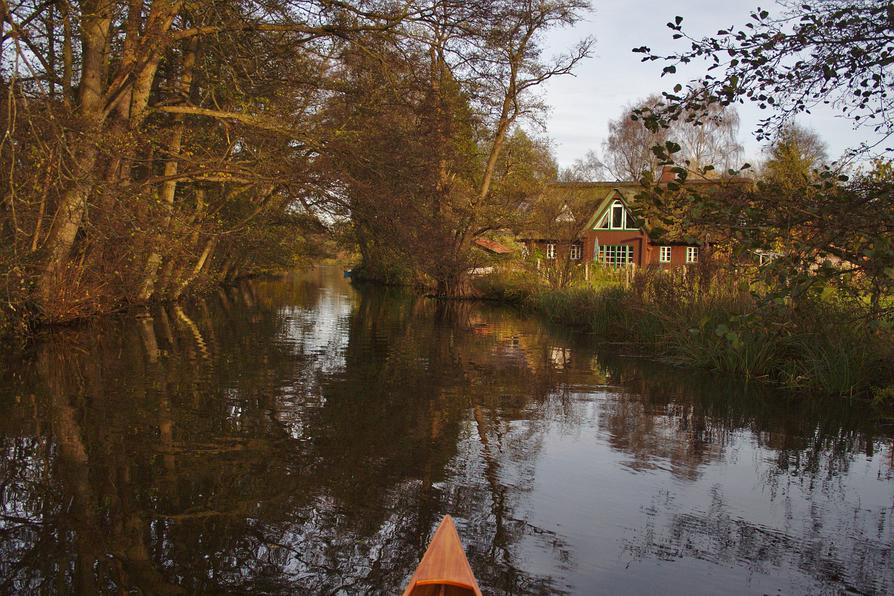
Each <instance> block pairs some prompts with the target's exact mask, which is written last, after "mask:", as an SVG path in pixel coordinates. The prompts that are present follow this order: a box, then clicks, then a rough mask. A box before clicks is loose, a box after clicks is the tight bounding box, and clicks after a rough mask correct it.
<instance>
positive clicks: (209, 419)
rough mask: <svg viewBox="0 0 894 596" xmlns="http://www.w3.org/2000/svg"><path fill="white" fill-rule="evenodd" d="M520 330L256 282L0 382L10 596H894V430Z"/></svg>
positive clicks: (51, 348)
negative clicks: (436, 534)
mask: <svg viewBox="0 0 894 596" xmlns="http://www.w3.org/2000/svg"><path fill="white" fill-rule="evenodd" d="M623 351H624V348H619V349H614V350H612V349H606V348H599V349H597V348H596V346H595V345H594V343H593V342H592V340H591V339H588V338H586V337H574V336H573V335H570V334H567V333H562V332H560V331H557V330H551V329H549V328H547V327H546V326H544V325H543V324H541V323H539V322H537V321H534V320H524V319H522V318H520V317H519V316H517V315H515V314H513V313H512V312H510V311H507V310H501V309H496V308H492V307H487V306H483V305H480V304H471V303H451V304H438V303H436V302H433V301H430V300H425V299H418V298H414V297H412V296H408V295H406V294H402V293H399V292H395V291H387V290H383V289H381V288H366V287H358V288H354V287H352V286H351V285H350V284H348V283H347V282H345V281H344V280H343V279H341V276H340V272H339V271H335V270H317V271H314V272H311V273H307V274H296V275H295V276H293V277H290V278H287V279H284V280H276V281H269V280H268V281H253V282H246V283H243V284H242V285H241V286H240V287H238V288H233V289H230V290H227V291H223V290H221V291H220V292H219V293H218V294H217V295H215V296H212V297H210V298H208V299H206V300H204V301H200V302H196V303H194V304H184V305H183V306H169V307H166V308H163V309H162V308H158V309H155V310H152V311H151V317H149V316H142V317H140V316H136V315H126V316H124V315H123V316H119V317H114V318H108V319H104V320H101V321H97V322H94V323H91V324H90V325H87V326H82V327H79V328H74V329H66V330H60V331H56V332H53V333H52V334H47V335H46V336H45V337H44V338H42V340H41V341H40V342H39V343H38V345H36V346H34V347H33V349H31V350H30V351H29V353H27V354H25V355H24V357H23V356H22V355H11V354H9V355H6V356H0V383H2V386H0V407H2V414H3V415H2V417H0V440H2V450H3V451H2V456H0V498H2V519H0V559H2V561H0V592H4V593H6V592H23V593H31V592H37V591H42V592H49V593H54V592H59V593H70V592H78V593H84V594H89V593H95V592H99V591H107V592H118V593H124V592H131V593H143V594H168V593H195V592H212V593H221V592H240V593H244V592H266V593H303V594H326V593H340V594H364V593H399V591H400V588H401V587H402V585H403V583H404V582H405V581H406V579H407V578H408V576H409V575H410V574H411V572H412V571H413V569H414V567H415V565H416V563H417V562H418V560H419V557H420V555H421V554H422V552H423V551H424V549H425V546H426V544H427V542H428V539H429V538H430V536H431V534H432V531H433V529H434V526H435V525H436V524H437V522H438V521H439V519H440V517H441V516H442V515H443V514H445V513H448V512H449V513H452V514H453V515H454V516H455V517H456V519H457V525H458V527H459V530H460V534H461V535H462V538H463V540H464V542H465V544H466V547H467V552H468V553H469V558H470V561H471V564H472V568H473V569H474V570H475V573H476V575H477V576H478V578H479V580H480V582H481V584H482V588H484V591H485V593H493V594H504V593H511V594H555V593H575V594H599V593H639V594H694V593H704V594H716V593H755V594H760V593H770V594H774V593H786V594H789V593H839V592H852V593H877V594H882V593H891V592H894V557H892V546H894V522H892V516H894V447H892V437H894V427H892V425H891V422H890V420H888V421H887V422H886V421H885V420H884V419H880V418H879V415H878V414H876V413H874V412H873V411H872V410H871V409H869V408H867V407H863V406H858V405H851V406H849V405H847V404H846V403H844V402H843V401H840V400H838V401H834V402H826V403H820V402H817V401H815V400H807V401H795V400H793V399H790V398H787V397H785V396H783V395H779V394H773V393H770V392H767V391H763V392H761V391H758V390H755V389H754V388H751V389H747V388H745V387H743V386H741V385H740V384H738V383H735V382H730V381H723V380H720V379H718V378H716V377H712V376H706V375H702V376H695V375H693V374H692V373H686V372H684V371H680V370H674V369H668V368H665V367H661V366H658V365H655V364H653V363H649V362H647V361H644V360H642V359H635V358H629V357H623V355H622V354H619V352H623Z"/></svg>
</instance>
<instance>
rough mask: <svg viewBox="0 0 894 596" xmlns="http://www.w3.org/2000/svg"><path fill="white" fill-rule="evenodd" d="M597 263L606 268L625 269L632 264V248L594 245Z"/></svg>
mask: <svg viewBox="0 0 894 596" xmlns="http://www.w3.org/2000/svg"><path fill="white" fill-rule="evenodd" d="M595 255H596V258H595V261H596V262H597V263H601V264H602V265H605V266H607V267H625V266H627V265H632V264H633V246H631V245H629V244H598V243H597V244H596V252H595Z"/></svg>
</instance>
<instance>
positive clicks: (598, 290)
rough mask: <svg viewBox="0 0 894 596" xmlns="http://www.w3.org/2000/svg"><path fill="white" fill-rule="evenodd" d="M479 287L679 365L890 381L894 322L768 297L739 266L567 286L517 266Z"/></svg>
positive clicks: (809, 384)
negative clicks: (873, 324) (535, 278)
mask: <svg viewBox="0 0 894 596" xmlns="http://www.w3.org/2000/svg"><path fill="white" fill-rule="evenodd" d="M593 278H595V281H594V279H593ZM478 285H479V287H480V288H482V287H483V288H485V289H486V290H485V292H484V293H485V294H487V295H489V296H490V297H493V298H497V299H501V297H504V296H509V297H512V301H513V302H515V303H517V304H521V305H523V306H524V307H525V308H528V309H531V310H533V311H536V312H538V313H541V314H542V315H544V316H546V317H547V318H549V319H550V320H552V321H555V322H559V323H563V324H567V325H572V326H574V327H578V328H580V329H583V330H585V331H588V332H591V333H594V334H596V335H598V336H599V337H600V338H602V339H603V340H605V341H608V342H625V343H634V344H637V345H638V346H639V347H640V350H641V351H642V352H643V353H645V354H652V355H654V356H655V357H656V358H659V359H663V360H666V361H669V362H672V363H675V364H679V365H686V366H694V367H701V368H708V369H713V370H717V371H722V372H726V373H731V374H735V375H739V376H741V377H744V378H747V379H755V380H761V381H768V382H774V383H779V384H782V385H784V386H787V387H791V388H798V389H802V390H805V391H810V392H815V393H823V394H835V395H856V394H862V393H868V392H869V391H870V389H871V388H873V387H875V388H879V387H880V388H882V392H884V391H886V390H887V389H886V388H887V387H889V386H891V385H892V384H894V337H892V333H891V331H890V328H889V329H888V330H885V329H884V326H876V327H875V328H873V327H871V326H869V325H867V324H866V323H865V320H864V319H861V318H860V316H859V315H860V313H859V312H857V311H856V310H855V308H856V307H854V306H853V305H847V304H841V303H836V302H834V301H831V300H827V299H823V298H818V297H813V298H810V299H804V300H802V301H801V302H799V303H798V304H791V303H779V302H777V301H769V300H764V299H763V297H762V295H761V294H760V292H756V291H755V289H754V287H753V286H752V285H751V284H749V283H748V282H747V276H746V275H743V273H742V272H738V271H735V270H732V269H726V268H722V267H717V266H714V265H711V264H704V265H700V266H698V267H693V268H690V269H682V268H679V269H674V270H659V269H640V270H638V271H637V272H635V273H634V274H632V275H630V276H627V275H625V276H623V277H621V276H619V275H618V273H617V272H613V273H610V274H609V275H601V276H600V275H599V274H597V275H595V276H593V277H592V278H591V280H590V281H589V282H587V283H581V284H579V285H576V286H574V287H570V288H565V289H553V288H549V287H547V286H545V285H543V284H539V283H537V282H536V281H532V280H531V277H530V276H525V275H524V274H523V273H519V272H516V273H514V274H512V275H504V274H501V273H497V274H495V275H493V276H489V278H488V279H487V280H481V282H479V284H478Z"/></svg>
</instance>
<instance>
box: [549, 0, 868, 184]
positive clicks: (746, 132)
mask: <svg viewBox="0 0 894 596" xmlns="http://www.w3.org/2000/svg"><path fill="white" fill-rule="evenodd" d="M757 5H758V4H757V3H756V2H749V1H746V0H677V1H676V2H667V1H663V2H658V1H654V0H626V1H625V0H593V6H594V8H595V10H594V11H593V12H592V13H591V14H590V15H589V16H588V17H587V18H586V20H585V21H583V22H581V23H578V25H577V26H576V27H574V28H572V29H564V30H561V31H556V32H551V33H550V34H549V35H548V36H547V38H546V54H547V55H553V54H557V53H559V52H562V51H563V50H567V49H568V48H571V47H572V46H573V45H574V43H575V42H576V41H577V40H579V39H581V38H583V37H586V36H588V35H592V36H594V37H595V38H596V44H595V46H594V51H593V56H592V57H591V58H589V59H587V60H586V61H584V62H582V63H581V64H580V65H579V66H578V68H577V70H576V76H573V77H571V76H568V77H560V78H558V79H554V80H552V81H548V82H547V84H546V86H545V89H544V94H545V99H546V102H547V103H548V104H549V105H550V106H551V108H552V109H551V112H550V114H549V117H548V119H547V131H546V132H547V135H548V136H549V137H550V138H551V139H552V140H553V143H554V150H555V153H556V158H557V159H558V161H559V165H561V166H568V165H569V164H570V163H571V162H572V161H574V160H575V159H576V158H578V157H583V155H584V154H585V153H586V152H587V150H588V149H595V150H597V152H599V153H601V150H602V142H603V141H604V140H605V137H606V136H607V134H608V126H607V122H608V120H609V119H610V118H616V117H617V116H618V115H619V114H620V113H621V111H622V110H623V108H624V106H625V105H627V104H628V103H631V102H633V101H635V100H637V99H639V98H642V97H645V96H647V95H649V94H650V93H655V92H660V91H670V90H671V89H672V88H673V86H674V84H675V83H677V82H681V83H685V81H686V78H685V75H689V77H690V78H692V77H694V76H696V75H697V74H698V71H701V72H704V68H706V65H703V64H699V63H697V64H695V65H694V66H693V67H692V69H691V70H688V71H686V72H685V73H682V74H683V76H680V75H677V78H669V77H665V78H663V79H662V78H660V74H661V66H660V65H659V62H650V63H644V62H640V59H641V57H642V55H641V54H634V53H633V52H632V51H631V49H632V48H634V47H639V46H643V45H646V46H649V47H651V48H652V49H653V50H656V51H660V52H663V53H668V52H670V51H672V50H673V49H683V48H685V47H686V46H685V45H683V42H682V40H681V41H675V40H673V39H672V38H671V35H673V32H672V31H671V30H670V29H668V28H667V25H666V23H667V22H668V21H671V20H673V18H674V16H676V15H680V16H682V17H683V18H684V20H683V26H684V30H686V31H687V32H689V33H690V34H697V35H698V36H702V35H709V34H713V33H715V32H716V31H717V30H718V29H721V28H726V27H729V26H731V25H741V24H744V23H745V22H747V20H748V15H749V13H750V11H751V10H752V9H754V8H755V7H756V6H757ZM761 6H762V7H763V8H766V9H767V10H770V12H771V14H778V13H779V8H778V7H777V6H776V5H775V4H773V2H772V1H771V0H770V1H766V2H763V3H762V4H761ZM761 113H762V112H761V111H760V110H758V109H757V107H756V106H752V105H750V104H745V105H740V106H739V114H740V116H741V119H742V125H741V129H740V131H739V136H740V140H741V142H742V143H743V144H744V146H745V159H746V160H748V161H751V162H752V163H753V162H754V161H755V160H757V159H758V158H760V155H761V146H760V144H758V143H757V141H756V140H755V138H754V135H753V134H752V131H753V130H754V129H755V128H756V123H757V121H758V119H759V118H760V116H761ZM798 122H799V123H801V124H804V125H807V126H809V127H811V128H813V129H815V130H816V131H817V132H818V133H819V135H820V137H821V138H822V139H823V140H824V141H825V142H826V143H827V144H828V147H829V156H830V157H832V158H833V159H834V158H836V157H838V156H839V155H841V153H842V152H843V151H844V149H845V148H847V147H849V146H853V145H856V144H857V143H858V142H860V141H861V140H867V139H871V138H873V137H871V136H868V133H865V132H862V131H861V132H855V131H854V130H853V129H852V127H851V123H850V122H848V121H846V120H844V119H842V118H840V117H837V116H835V114H834V113H833V112H832V111H830V110H817V111H815V112H814V114H812V115H810V116H803V117H801V118H799V120H798Z"/></svg>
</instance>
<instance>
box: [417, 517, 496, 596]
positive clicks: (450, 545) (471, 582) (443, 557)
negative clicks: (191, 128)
mask: <svg viewBox="0 0 894 596" xmlns="http://www.w3.org/2000/svg"><path fill="white" fill-rule="evenodd" d="M404 596H481V589H480V588H479V587H478V581H477V580H476V579H475V575H474V574H473V573H472V568H471V566H469V560H468V559H466V553H465V552H464V551H463V545H462V542H461V541H460V539H459V534H458V533H457V531H456V525H455V524H454V523H453V518H452V517H450V516H449V515H445V516H444V519H443V520H441V525H439V526H438V529H437V530H436V531H435V535H434V536H433V537H432V539H431V543H430V544H429V545H428V549H427V550H426V551H425V555H423V557H422V561H420V563H419V567H417V568H416V573H414V574H413V577H411V578H410V581H409V583H407V589H406V590H404Z"/></svg>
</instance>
